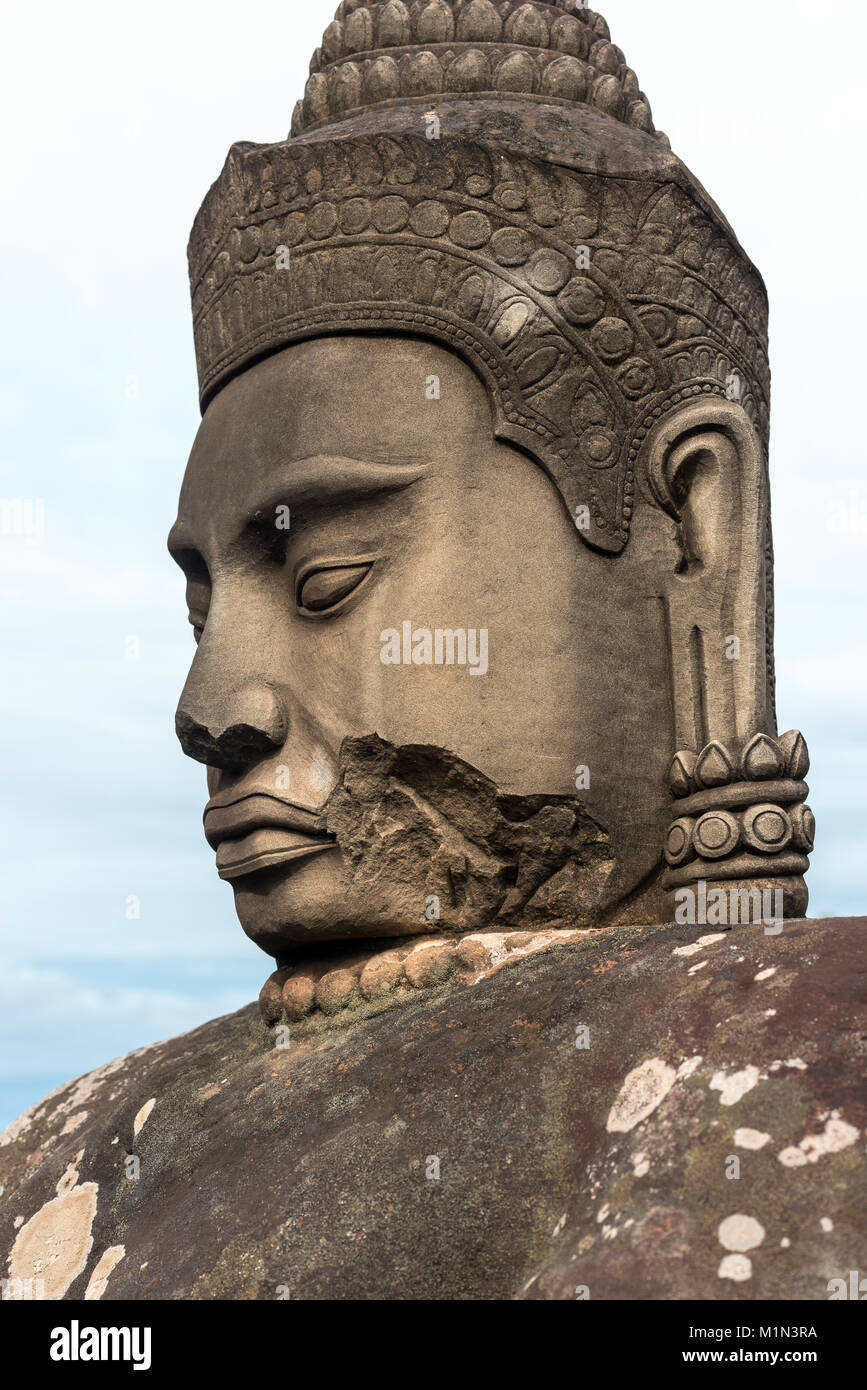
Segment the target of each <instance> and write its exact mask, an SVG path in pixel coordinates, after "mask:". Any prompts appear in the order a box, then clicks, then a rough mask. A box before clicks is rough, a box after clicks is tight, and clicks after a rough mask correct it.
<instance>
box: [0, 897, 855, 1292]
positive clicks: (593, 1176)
mask: <svg viewBox="0 0 867 1390" xmlns="http://www.w3.org/2000/svg"><path fill="white" fill-rule="evenodd" d="M865 932H867V920H865V919H863V918H862V919H852V920H842V921H831V922H813V921H808V922H800V923H787V924H786V926H785V929H784V931H783V932H782V934H781V935H780V936H778V937H767V936H765V935H764V934H763V933H762V932H761V931H760V930H757V929H752V928H751V929H749V930H747V931H740V932H733V933H721V932H720V933H713V934H711V935H709V936H707V937H704V938H699V939H698V940H696V939H695V931H694V930H693V931H692V932H690V931H689V930H688V929H684V928H676V927H672V926H668V927H662V928H653V929H647V930H645V931H640V930H634V929H632V930H630V929H614V930H610V931H607V932H603V933H594V934H591V935H589V936H587V937H585V938H583V939H582V940H580V941H578V942H572V943H570V944H569V945H566V946H564V947H563V948H562V949H561V950H559V951H551V952H548V953H546V954H540V955H536V956H532V957H529V958H527V959H524V960H521V961H518V962H516V963H515V964H511V965H506V966H504V967H503V968H502V969H500V970H499V971H498V972H497V973H495V974H493V975H489V976H487V977H486V978H484V979H482V980H481V981H480V982H479V983H478V984H477V985H475V986H473V987H471V988H461V987H458V986H457V985H451V986H450V985H449V984H445V985H444V986H441V988H440V992H438V993H437V994H436V995H435V996H432V997H430V998H428V999H418V998H417V999H416V1000H415V1001H414V1002H411V1003H397V1004H394V1003H393V1004H391V1005H388V1004H386V1005H385V1006H384V1008H383V1011H382V1012H381V1013H379V1014H377V1015H374V1016H371V1017H366V1018H357V1017H356V1018H354V1019H353V1020H352V1021H349V1022H341V1019H344V1020H345V1019H347V1018H348V1016H347V1015H346V1014H342V1015H337V1016H335V1017H334V1018H333V1019H332V1020H331V1021H330V1022H328V1023H326V1024H325V1025H324V1026H323V1027H322V1028H321V1029H320V1031H318V1032H316V1033H312V1034H310V1035H309V1036H308V1037H307V1038H306V1039H303V1038H302V1039H299V1040H297V1041H296V1040H294V1039H293V1040H292V1041H291V1042H290V1045H289V1046H288V1048H285V1049H281V1048H279V1047H277V1046H274V1045H270V1042H269V1040H271V1042H272V1041H273V1037H272V1035H271V1034H270V1033H269V1031H268V1030H267V1029H266V1028H265V1027H264V1025H263V1024H262V1023H261V1022H260V1020H259V1018H258V1014H257V1011H256V1009H255V1008H253V1007H250V1008H248V1009H244V1010H242V1011H241V1012H240V1013H238V1014H235V1015H232V1016H231V1017H229V1018H224V1019H218V1020H215V1021H214V1022H213V1023H209V1024H207V1025H206V1026H205V1027H204V1028H201V1029H199V1030H197V1031H196V1032H195V1033H191V1034H187V1035H184V1036H183V1037H179V1038H175V1039H173V1040H172V1041H170V1042H166V1043H161V1044H158V1045H157V1046H155V1047H152V1048H149V1049H147V1050H146V1051H145V1052H144V1053H141V1054H134V1055H133V1056H131V1057H129V1058H125V1059H121V1060H120V1061H118V1062H117V1063H114V1064H112V1066H111V1067H110V1068H107V1069H102V1070H101V1071H100V1072H99V1073H94V1074H93V1075H92V1076H91V1077H87V1078H83V1079H81V1080H79V1081H78V1082H74V1083H70V1085H69V1086H66V1087H63V1088H61V1090H59V1091H58V1092H56V1093H55V1094H54V1095H53V1096H52V1097H49V1099H48V1100H47V1101H44V1102H43V1103H42V1104H41V1105H40V1106H37V1107H36V1109H35V1110H34V1111H32V1112H30V1113H29V1114H28V1115H26V1116H24V1117H22V1119H21V1120H19V1121H18V1122H17V1123H16V1125H15V1126H14V1127H13V1129H12V1131H7V1132H6V1134H4V1135H3V1136H0V1185H2V1187H3V1189H4V1191H3V1196H2V1198H0V1251H2V1255H0V1264H2V1265H3V1266H4V1267H5V1264H6V1260H7V1258H8V1257H9V1256H10V1255H11V1256H12V1266H13V1267H14V1269H15V1272H16V1275H17V1276H18V1277H21V1278H27V1277H31V1276H32V1275H33V1274H34V1272H35V1263H34V1262H35V1261H37V1260H39V1259H40V1258H44V1257H45V1255H46V1253H47V1252H49V1251H50V1250H51V1249H52V1248H53V1247H52V1244H51V1242H52V1239H53V1238H55V1237H56V1235H57V1232H58V1231H59V1230H60V1226H58V1225H57V1222H56V1221H55V1215H56V1216H57V1220H58V1221H65V1220H66V1219H67V1214H66V1213H65V1210H64V1212H61V1211H60V1206H61V1205H62V1204H59V1203H58V1202H57V1198H58V1192H59V1191H60V1192H61V1194H62V1193H63V1192H67V1193H91V1194H95V1191H96V1190H97V1189H98V1198H97V1199H96V1202H95V1206H96V1210H95V1214H94V1215H93V1219H92V1221H91V1219H90V1215H91V1213H90V1206H88V1210H87V1213H86V1214H87V1221H85V1222H84V1225H82V1223H81V1221H78V1223H77V1226H76V1231H75V1242H74V1243H75V1250H74V1251H73V1252H72V1254H71V1255H70V1257H69V1259H68V1260H67V1261H66V1264H65V1265H64V1269H65V1270H66V1274H65V1275H64V1276H63V1279H62V1280H61V1281H60V1283H64V1282H65V1280H66V1278H67V1277H68V1276H72V1278H71V1282H70V1283H69V1284H68V1286H67V1287H65V1289H64V1293H63V1296H64V1297H66V1298H68V1299H76V1298H81V1297H82V1296H83V1294H84V1291H85V1289H86V1288H87V1287H88V1284H89V1282H91V1287H92V1289H95V1290H96V1295H94V1294H93V1293H92V1294H91V1296H98V1293H99V1290H100V1289H101V1290H102V1294H101V1296H102V1298H103V1301H110V1300H112V1299H124V1298H131V1299H152V1298H172V1299H180V1298H192V1299H199V1298H222V1299H229V1300H237V1299H262V1300H269V1299H275V1298H276V1297H277V1296H278V1287H279V1286H284V1287H286V1288H288V1289H289V1290H290V1291H291V1296H292V1298H293V1299H320V1298H339V1299H362V1300H364V1299H377V1298H386V1299H448V1298H473V1299H484V1298H491V1299H513V1298H517V1299H522V1298H523V1299H570V1300H571V1299H574V1298H575V1297H576V1291H579V1290H581V1289H583V1288H586V1289H588V1290H589V1295H590V1298H591V1300H592V1299H636V1298H639V1299H659V1298H664V1299H711V1300H743V1299H763V1300H764V1299H784V1300H807V1301H809V1300H825V1299H827V1297H828V1290H827V1284H828V1281H829V1280H830V1279H832V1278H837V1277H842V1278H844V1279H846V1278H848V1271H849V1270H850V1269H861V1270H862V1271H863V1270H864V1269H865V1268H867V1217H865V1213H867V1165H865V1127H867V1085H865V1080H864V1076H865V1055H867V1042H865V1036H867V1035H865V1021H864V1020H865V1006H867V952H865V944H864V943H865ZM702 943H703V944H702ZM698 965H702V966H703V968H702V969H700V970H696V967H697V966H698ZM581 1026H585V1027H587V1028H589V1041H590V1046H589V1049H586V1050H582V1049H581V1048H577V1047H576V1036H578V1034H577V1032H576V1030H578V1029H579V1027H581ZM150 1098H155V1100H156V1104H155V1106H154V1109H153V1112H152V1114H151V1116H150V1118H149V1120H148V1122H147V1124H146V1125H145V1127H144V1129H143V1130H142V1131H141V1133H140V1134H139V1135H138V1137H137V1139H135V1140H134V1138H133V1125H134V1120H135V1117H136V1115H137V1114H138V1113H139V1111H140V1109H141V1107H142V1105H143V1104H144V1103H145V1102H146V1101H148V1100H149V1099H150ZM82 1108H84V1109H85V1110H86V1117H85V1118H84V1120H83V1122H82V1123H81V1125H80V1126H79V1128H78V1129H77V1131H76V1132H75V1134H64V1132H63V1131H64V1126H65V1124H66V1121H67V1119H68V1117H69V1115H70V1113H71V1112H72V1113H78V1112H79V1111H80V1110H81V1109H82ZM133 1150H134V1152H135V1154H136V1155H137V1156H138V1157H139V1159H140V1162H141V1176H140V1178H139V1179H138V1181H129V1180H128V1179H127V1178H126V1176H125V1173H124V1161H125V1158H126V1155H127V1153H128V1152H131V1151H133ZM795 1154H797V1155H800V1157H799V1158H797V1159H796V1158H794V1157H793V1155H795ZM733 1155H734V1156H737V1157H738V1158H739V1160H740V1164H741V1171H740V1177H739V1178H738V1179H736V1180H735V1179H729V1178H727V1177H726V1168H727V1165H730V1159H731V1157H732V1156H733ZM432 1157H438V1158H439V1162H440V1178H439V1180H432V1179H429V1178H427V1177H426V1176H425V1173H426V1171H427V1167H428V1160H429V1159H430V1158H432ZM91 1184H92V1185H93V1186H92V1187H91ZM76 1200H79V1199H78V1198H76ZM80 1200H81V1201H84V1198H83V1197H82V1198H81V1199H80ZM52 1204H53V1205H52ZM91 1205H92V1204H91ZM21 1217H23V1218H24V1220H25V1221H26V1222H27V1223H28V1224H27V1226H26V1227H23V1228H22V1226H21V1223H20V1220H19V1218H21ZM55 1226H57V1230H55V1229H54V1228H55ZM85 1226H86V1227H87V1230H85V1229H84V1227H85ZM79 1227H80V1228H81V1229H79ZM25 1231H26V1232H27V1234H26V1235H25V1234H24V1232H25ZM89 1241H92V1244H90V1245H88V1242H89ZM121 1247H122V1248H123V1250H124V1251H125V1256H124V1257H123V1258H119V1255H118V1252H119V1250H120V1248H121ZM745 1250H748V1254H746V1255H745V1254H743V1253H742V1252H743V1251H745ZM82 1255H84V1259H82V1258H81V1256H82ZM109 1255H111V1259H110V1260H109V1259H108V1256H109ZM115 1259H117V1260H118V1262H117V1263H116V1264H115V1263H114V1261H115ZM110 1266H111V1268H110ZM109 1268H110V1272H109V1273H106V1271H108V1270H109ZM97 1275H98V1277H95V1276H97ZM59 1286H60V1285H59V1284H58V1287H59Z"/></svg>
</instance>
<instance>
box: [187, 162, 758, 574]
mask: <svg viewBox="0 0 867 1390" xmlns="http://www.w3.org/2000/svg"><path fill="white" fill-rule="evenodd" d="M642 138H643V137H642ZM579 247H587V248H588V249H589V251H590V257H589V265H586V266H585V265H582V266H581V268H579V266H578V263H577V258H576V248H579ZM279 248H282V251H283V253H284V259H283V261H282V262H281V263H280V264H278V260H279V254H278V252H279ZM285 253H288V256H287V255H286V254H285ZM287 262H288V263H287ZM190 276H191V284H192V288H193V307H194V322H195V338H196V351H197V357H198V362H199V373H200V383H201V395H202V403H203V408H204V406H206V405H207V403H208V401H209V400H210V399H211V398H212V396H213V395H214V394H215V392H216V391H217V390H219V389H220V387H221V386H222V385H223V384H224V383H225V382H226V381H227V380H228V379H229V378H230V377H231V376H232V375H233V374H235V373H237V372H238V371H240V370H242V369H243V368H244V367H245V366H247V365H248V364H250V363H251V362H253V361H255V360H256V359H257V358H258V357H261V356H263V355H265V354H266V353H268V352H273V351H275V350H277V349H279V348H281V347H284V346H287V345H288V344H290V343H293V342H297V341H299V340H302V339H304V338H310V337H315V336H321V335H326V334H328V333H349V332H361V333H365V332H366V333H371V332H380V333H381V332H396V333H409V334H412V335H415V336H421V337H428V338H431V339H433V340H436V341H440V342H442V343H444V344H445V345H446V346H449V347H451V348H453V349H454V350H456V351H457V352H459V353H461V354H462V355H463V356H464V357H465V358H466V359H467V360H468V361H469V362H470V365H472V366H473V367H474V369H475V370H476V371H477V372H478V373H479V375H480V376H481V377H482V379H483V380H485V381H486V383H487V384H488V387H489V390H490V393H491V396H492V402H493V407H494V417H495V429H496V431H497V434H498V435H499V436H500V437H502V438H504V439H507V440H510V441H512V442H514V443H516V444H518V445H519V446H520V447H522V448H524V449H526V450H527V451H528V452H529V453H530V454H531V455H533V456H534V457H536V458H537V460H538V461H539V462H540V463H541V465H542V467H543V468H544V469H545V471H546V472H547V473H548V474H549V476H550V477H551V478H552V479H553V481H554V483H555V484H556V485H557V487H558V488H559V490H560V492H561V494H562V496H563V498H564V501H565V502H566V505H567V507H568V509H569V511H570V514H572V515H575V511H576V508H578V507H586V508H588V510H589V517H586V518H585V520H586V526H581V527H580V528H579V535H580V536H581V538H582V539H583V540H584V541H586V542H587V543H588V544H590V545H592V546H594V547H596V548H597V549H600V550H603V551H608V552H611V553H618V552H619V551H620V550H622V549H623V547H624V545H625V544H626V541H627V539H628V535H629V528H630V518H631V516H632V512H633V507H634V502H635V495H636V459H637V455H638V452H639V450H640V447H641V443H642V440H643V439H644V437H646V435H647V433H648V431H649V429H650V428H651V427H652V425H653V424H654V423H655V420H657V419H659V418H660V416H662V415H663V414H664V413H665V412H666V411H667V410H669V409H671V408H672V406H673V405H675V404H676V403H677V402H678V401H680V400H682V399H684V398H685V397H686V396H688V395H690V394H701V393H702V392H716V393H719V394H722V393H724V392H725V391H726V389H727V385H726V384H727V382H728V381H729V379H730V377H731V375H732V374H736V375H737V377H738V382H739V388H740V400H741V404H742V405H743V408H744V409H745V411H746V412H747V414H748V415H749V417H750V419H751V420H752V421H753V423H754V425H755V426H756V428H757V429H758V431H759V434H760V435H761V436H762V437H763V438H764V439H766V437H767V422H768V391H769V376H768V363H767V353H766V340H765V312H766V310H765V298H764V291H763V289H762V287H761V282H760V281H759V280H758V277H757V276H756V275H755V272H754V271H753V270H752V267H751V266H750V265H749V263H748V262H747V261H746V260H745V258H744V257H743V256H742V254H741V253H740V252H739V250H738V249H737V248H736V247H735V246H733V245H732V243H731V241H730V240H729V239H728V237H727V235H726V234H725V232H724V231H723V230H722V229H721V227H720V226H719V225H718V224H716V223H715V222H714V221H713V220H712V219H711V218H710V217H709V216H708V215H707V214H706V212H705V211H704V210H703V209H701V208H700V207H699V206H698V205H697V204H696V202H695V201H694V199H693V198H692V197H691V196H690V194H689V193H687V192H686V191H685V190H684V189H683V188H681V187H680V186H678V185H676V184H668V185H663V186H662V187H661V186H660V184H659V183H658V182H656V181H655V180H654V179H652V178H648V179H646V180H642V179H640V178H635V179H614V178H607V177H599V176H596V175H588V174H583V173H582V174H580V175H579V174H577V173H575V172H574V171H572V170H568V169H564V168H562V167H555V166H545V165H542V164H541V163H540V161H538V160H533V159H530V158H527V157H525V156H523V155H519V154H516V153H514V152H513V151H507V150H505V149H504V148H503V147H500V146H497V145H491V144H488V143H485V142H482V141H470V140H465V139H462V138H461V139H458V138H454V139H446V138H443V139H442V140H439V141H436V142H430V141H427V140H426V139H425V138H424V135H423V134H418V135H405V134H404V135H400V136H394V135H390V136H389V137H388V138H386V137H384V136H382V137H380V136H370V135H366V136H356V137H354V138H352V139H351V140H350V139H342V140H331V139H327V140H326V139H322V138H320V139H318V140H317V139H312V140H311V141H310V142H309V143H308V142H307V141H305V140H301V141H292V142H290V143H289V144H287V145H282V146H273V147H258V146H236V147H235V148H234V149H233V150H232V151H231V152H230V155H229V159H228V160H227V163H226V166H225V168H224V170H223V173H222V175H221V177H220V179H219V180H218V181H217V183H216V184H215V185H214V186H213V188H212V189H211V191H210V193H209V194H208V197H207V198H206V200H205V203H204V205H203V207H202V210H201V212H200V214H199V217H198V218H197V220H196V225H195V227H194V230H193V235H192V238H191V242H190Z"/></svg>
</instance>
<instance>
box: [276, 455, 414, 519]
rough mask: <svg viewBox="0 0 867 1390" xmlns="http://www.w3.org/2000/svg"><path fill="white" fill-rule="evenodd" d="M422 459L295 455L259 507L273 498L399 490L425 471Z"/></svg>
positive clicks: (302, 499) (329, 498)
mask: <svg viewBox="0 0 867 1390" xmlns="http://www.w3.org/2000/svg"><path fill="white" fill-rule="evenodd" d="M429 469H430V465H429V464H424V463H378V462H375V461H374V460H372V459H355V458H340V457H335V456H334V455H331V454H313V455H311V456H310V457H308V458H302V459H295V460H293V462H292V463H290V464H288V465H287V466H286V468H285V469H284V471H283V479H282V483H281V485H280V486H278V487H274V488H272V489H271V490H270V491H269V494H268V496H267V498H266V499H265V501H264V506H263V510H269V509H270V504H271V503H272V502H273V503H274V504H275V505H279V504H280V503H281V502H286V503H290V504H291V503H295V505H296V506H301V505H303V504H304V503H307V502H320V501H321V502H333V501H337V502H339V501H341V500H343V499H344V498H345V499H347V500H350V499H353V498H355V497H370V496H373V495H375V494H376V493H377V492H401V491H403V489H404V488H408V487H412V485H413V483H417V482H418V481H419V479H420V478H423V477H425V475H426V474H427V473H428V472H429Z"/></svg>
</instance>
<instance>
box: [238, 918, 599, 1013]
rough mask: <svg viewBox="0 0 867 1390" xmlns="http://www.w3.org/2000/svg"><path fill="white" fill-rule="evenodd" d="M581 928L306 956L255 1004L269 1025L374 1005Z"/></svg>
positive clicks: (489, 969) (471, 973) (559, 941)
mask: <svg viewBox="0 0 867 1390" xmlns="http://www.w3.org/2000/svg"><path fill="white" fill-rule="evenodd" d="M589 935H590V933H589V932H588V931H560V930H558V931H541V932H521V931H513V932H472V933H470V934H469V935H467V936H464V937H460V938H457V939H456V938H454V937H445V936H430V937H425V938H424V939H423V940H421V941H419V940H418V939H417V938H413V939H412V940H411V941H408V942H404V943H402V944H400V945H397V946H394V947H392V948H390V949H387V950H383V949H382V948H381V947H379V948H377V949H375V950H373V951H371V950H368V951H366V952H359V953H357V955H355V956H352V955H351V953H349V952H348V953H347V957H346V958H344V959H343V960H342V963H341V964H340V965H339V966H337V967H335V963H334V958H333V957H331V958H330V959H325V960H321V961H308V962H305V963H304V964H303V965H297V966H287V967H285V968H283V969H280V970H276V971H275V972H274V974H273V975H271V976H270V977H269V979H268V980H267V981H266V982H265V985H264V986H263V989H262V992H261V994H260V995H259V1011H260V1013H261V1015H262V1018H263V1019H264V1021H265V1022H266V1023H267V1024H268V1025H269V1026H271V1027H277V1025H279V1024H281V1023H300V1022H301V1021H302V1020H306V1019H312V1020H315V1019H316V1018H317V1017H319V1018H320V1019H322V1018H325V1017H329V1016H335V1015H338V1014H342V1013H344V1012H345V1011H346V1010H350V1011H351V1012H353V1013H358V1012H365V1013H377V1012H380V1011H381V1010H382V1008H383V1007H384V1006H387V1005H390V1004H396V1003H400V1002H402V1001H410V1000H412V999H414V998H416V997H417V996H418V995H419V994H420V993H421V992H424V991H430V990H434V989H437V988H438V987H439V986H441V985H445V984H446V983H448V982H450V981H451V982H453V983H455V984H457V985H475V984H478V983H479V982H480V981H481V980H484V979H487V977H488V976H489V975H493V974H494V973H496V971H498V970H499V969H501V967H502V966H504V965H506V964H508V963H513V962H517V961H520V960H524V959H526V957H527V956H532V955H536V954H537V953H538V952H540V951H547V950H550V949H551V948H553V947H557V946H561V947H562V946H565V945H568V944H569V943H571V942H575V941H581V940H583V939H584V938H585V937H587V936H589Z"/></svg>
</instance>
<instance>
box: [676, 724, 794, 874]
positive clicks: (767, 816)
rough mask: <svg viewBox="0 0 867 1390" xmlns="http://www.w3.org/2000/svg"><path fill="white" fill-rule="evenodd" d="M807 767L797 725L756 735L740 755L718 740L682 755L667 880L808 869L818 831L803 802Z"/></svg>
mask: <svg viewBox="0 0 867 1390" xmlns="http://www.w3.org/2000/svg"><path fill="white" fill-rule="evenodd" d="M809 765H810V760H809V754H808V752H807V745H806V743H805V742H804V739H803V736H802V735H801V734H800V733H799V732H798V731H797V730H795V729H793V730H791V731H790V732H789V733H786V734H783V736H782V737H781V738H779V739H776V738H772V737H771V736H770V735H768V734H756V735H755V737H754V738H752V739H751V740H750V741H749V742H748V743H747V744H746V746H745V747H744V749H743V752H742V754H741V756H740V757H736V756H734V755H733V754H732V752H731V751H730V750H729V749H728V748H727V747H725V745H724V744H722V743H720V742H718V741H716V740H715V741H713V742H711V743H709V744H708V745H707V747H706V748H703V749H702V750H701V752H700V753H697V754H696V753H692V752H686V751H685V752H680V753H677V754H676V755H675V758H674V761H673V763H672V767H671V774H670V781H671V787H672V790H673V791H674V792H675V794H676V795H678V799H677V800H676V801H675V803H674V820H673V821H672V824H671V826H670V828H669V831H668V836H667V838H666V844H665V859H666V863H667V865H668V873H667V875H666V880H665V886H666V887H668V888H677V887H681V886H683V885H685V884H689V883H693V882H697V881H698V880H699V879H715V880H726V881H728V880H733V879H738V880H743V879H751V878H761V879H767V878H779V877H781V876H782V877H785V876H790V875H796V876H798V875H803V874H805V873H806V871H807V869H808V867H809V859H808V856H809V854H810V853H811V851H812V849H813V843H814V840H815V832H816V822H815V818H814V816H813V813H812V811H811V810H810V808H809V807H808V806H806V805H805V804H804V803H805V801H806V798H807V795H808V792H809V788H808V787H807V784H806V782H805V781H804V780H803V778H804V777H805V776H806V774H807V772H808V771H809Z"/></svg>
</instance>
